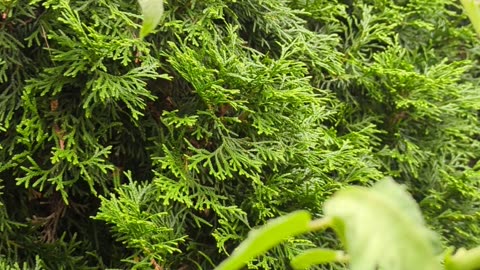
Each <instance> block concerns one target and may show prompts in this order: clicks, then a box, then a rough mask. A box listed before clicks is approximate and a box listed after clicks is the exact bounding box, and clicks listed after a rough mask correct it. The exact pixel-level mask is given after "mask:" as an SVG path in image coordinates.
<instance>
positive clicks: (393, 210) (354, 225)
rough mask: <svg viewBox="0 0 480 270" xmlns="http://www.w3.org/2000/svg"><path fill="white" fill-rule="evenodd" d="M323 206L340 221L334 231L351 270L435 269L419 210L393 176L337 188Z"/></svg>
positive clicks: (327, 212) (436, 265)
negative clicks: (341, 239) (340, 237)
mask: <svg viewBox="0 0 480 270" xmlns="http://www.w3.org/2000/svg"><path fill="white" fill-rule="evenodd" d="M324 210H325V214H326V215H327V216H330V217H333V218H334V219H337V220H338V221H339V222H340V223H343V225H344V226H341V227H335V229H336V230H338V231H339V234H341V235H344V237H345V240H344V241H345V246H346V248H347V251H348V254H349V256H350V257H351V260H350V263H351V269H352V270H374V269H379V268H380V269H389V270H416V269H418V270H437V269H440V263H439V262H438V261H437V259H436V258H435V252H434V247H433V242H432V240H433V239H434V237H433V234H432V233H431V232H430V231H429V230H428V229H427V228H426V227H425V225H424V222H423V219H422V216H421V212H420V209H419V208H418V206H417V204H416V203H415V201H414V200H413V199H412V198H411V197H410V195H409V194H408V193H407V192H406V191H405V190H404V188H403V187H402V186H400V185H398V184H396V183H395V182H394V181H393V180H391V179H389V180H384V181H381V182H379V183H377V184H376V185H375V186H373V187H372V188H364V187H350V188H347V189H345V190H342V191H340V192H338V193H337V194H336V195H334V196H333V197H332V198H331V199H330V200H328V201H327V202H326V203H325V205H324Z"/></svg>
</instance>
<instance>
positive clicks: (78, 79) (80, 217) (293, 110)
mask: <svg viewBox="0 0 480 270" xmlns="http://www.w3.org/2000/svg"><path fill="white" fill-rule="evenodd" d="M164 5H165V12H164V16H163V18H162V21H161V24H160V26H159V27H158V28H157V31H156V33H154V34H151V35H149V36H148V37H146V38H145V39H144V40H141V39H139V38H138V35H139V30H140V28H141V26H140V24H141V22H142V18H141V15H139V14H141V12H140V7H139V6H138V4H137V3H136V1H126V0H115V1H106V0H98V1H90V0H78V1H67V0H48V1H39V0H31V1H27V0H16V1H3V2H2V3H1V4H0V11H1V13H2V16H1V20H0V180H1V185H2V186H3V188H2V192H3V194H2V196H1V200H2V207H1V210H0V228H1V229H0V239H1V241H0V254H3V256H2V261H1V262H0V263H2V264H4V265H5V267H6V269H8V268H7V267H11V268H12V269H20V267H21V266H23V263H26V266H25V267H29V266H30V267H37V269H42V268H45V269H98V268H100V269H104V268H109V267H110V268H134V269H152V267H157V266H158V267H160V266H161V267H164V268H165V269H212V268H213V267H214V265H216V264H218V263H219V262H220V261H221V260H222V259H224V258H225V257H226V256H227V254H228V253H229V252H231V251H232V249H233V248H234V247H235V246H237V245H238V243H239V242H240V241H241V240H242V239H243V238H244V237H245V235H246V234H247V232H248V231H249V230H250V229H251V228H252V227H254V226H257V225H260V224H263V223H265V222H266V220H268V219H270V218H272V217H276V216H278V215H281V214H283V213H286V212H290V211H293V210H295V209H307V210H309V211H310V212H312V213H315V214H317V215H321V213H322V210H321V209H322V205H323V202H324V201H325V200H326V199H328V198H329V197H330V196H331V194H332V193H334V192H335V191H337V190H339V189H341V188H343V187H346V186H349V185H354V184H355V185H370V184H371V183H373V182H375V181H376V180H379V179H381V178H383V176H392V177H393V178H394V179H395V180H396V181H397V182H400V183H404V184H406V185H407V186H408V188H409V191H410V192H411V193H412V194H413V196H414V198H415V199H416V201H417V202H419V204H420V207H421V210H422V211H423V213H424V215H425V218H426V220H427V223H428V224H429V225H430V226H431V227H432V228H433V229H435V230H436V231H437V232H439V233H440V234H441V236H442V241H443V243H444V245H457V246H465V247H473V246H476V245H478V244H479V243H480V239H479V235H480V233H479V226H478V224H479V221H480V220H479V211H478V205H479V196H480V195H479V193H478V183H479V182H478V180H479V179H478V177H479V173H478V165H477V161H478V155H479V154H478V153H479V152H478V149H479V148H478V133H479V132H478V131H479V125H478V107H479V105H480V102H479V97H480V96H479V94H478V91H477V86H478V79H477V75H478V73H479V71H478V64H477V59H478V54H479V52H480V50H479V47H478V41H477V38H476V36H475V34H474V31H473V29H472V27H471V26H470V25H469V23H468V20H467V18H466V16H465V15H463V14H462V9H461V7H460V5H459V3H457V2H456V1H449V0H448V1H447V0H433V1H430V0H429V1H427V0H415V1H414V0H412V1H408V0H399V1H382V0H374V1H351V0H349V1H323V0H316V1H309V0H306V1H285V0H280V1H274V0H263V1H259V0H243V1H234V0H231V1H229V0H206V1H194V0H193V1H191V0H188V1H187V0H171V1H165V2H164ZM334 239H335V238H334V237H333V235H330V234H327V235H316V234H311V235H308V236H306V237H304V238H296V239H291V240H289V241H287V242H286V243H284V244H283V245H281V246H280V247H278V248H275V249H274V250H272V251H271V252H269V253H268V254H266V255H264V256H262V257H260V258H258V259H257V260H256V261H254V262H252V263H250V264H249V268H251V269H267V268H275V269H288V261H289V260H290V259H291V258H292V257H293V256H294V255H296V254H298V253H299V251H300V250H303V249H305V248H307V247H312V246H314V245H320V246H323V245H327V244H329V245H330V246H331V245H335V243H336V240H334ZM15 263H18V266H15ZM0 265H1V264H0ZM331 267H333V268H336V269H342V267H343V266H340V265H338V266H331Z"/></svg>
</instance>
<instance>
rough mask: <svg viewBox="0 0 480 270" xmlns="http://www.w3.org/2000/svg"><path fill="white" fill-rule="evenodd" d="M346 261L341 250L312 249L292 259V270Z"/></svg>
mask: <svg viewBox="0 0 480 270" xmlns="http://www.w3.org/2000/svg"><path fill="white" fill-rule="evenodd" d="M345 259H346V255H345V253H344V252H343V251H341V250H333V249H325V248H312V249H308V250H306V251H305V252H303V253H302V254H300V255H298V256H296V257H295V258H293V259H292V261H291V263H290V264H291V265H292V267H293V269H307V268H308V267H311V266H313V265H317V264H323V263H334V262H341V261H344V260H345Z"/></svg>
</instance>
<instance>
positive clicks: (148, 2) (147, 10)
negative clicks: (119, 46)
mask: <svg viewBox="0 0 480 270" xmlns="http://www.w3.org/2000/svg"><path fill="white" fill-rule="evenodd" d="M138 2H139V3H140V7H141V8H142V15H143V24H142V29H141V30H140V38H144V37H145V36H147V35H148V34H150V33H151V32H152V31H153V30H154V29H155V27H157V25H158V24H159V23H160V19H161V18H162V15H163V0H138Z"/></svg>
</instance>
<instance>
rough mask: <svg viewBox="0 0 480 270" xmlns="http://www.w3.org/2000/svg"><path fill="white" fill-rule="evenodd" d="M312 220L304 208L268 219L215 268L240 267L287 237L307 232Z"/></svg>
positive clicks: (231, 269) (221, 269)
mask: <svg viewBox="0 0 480 270" xmlns="http://www.w3.org/2000/svg"><path fill="white" fill-rule="evenodd" d="M310 221H311V216H310V213H308V212H307V211H303V210H302V211H295V212H293V213H290V214H288V215H286V216H282V217H278V218H276V219H273V220H270V221H268V222H267V224H265V225H264V226H262V227H260V228H258V229H255V230H252V231H250V233H249V234H248V237H247V239H245V241H243V242H242V243H241V244H240V245H239V246H238V247H237V248H236V249H235V250H234V251H233V253H232V255H231V256H230V257H229V258H228V259H226V260H225V261H223V262H222V263H221V264H220V265H219V266H217V268H215V270H235V269H240V268H241V267H242V266H243V265H245V264H246V263H247V262H249V261H250V260H251V259H253V258H255V257H256V256H259V255H261V254H263V253H264V252H266V251H267V250H269V249H270V248H272V247H274V246H276V245H278V244H279V243H280V242H282V241H283V240H285V239H286V238H288V237H291V236H295V235H298V234H301V233H304V232H307V231H308V230H309V226H308V225H309V223H310Z"/></svg>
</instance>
